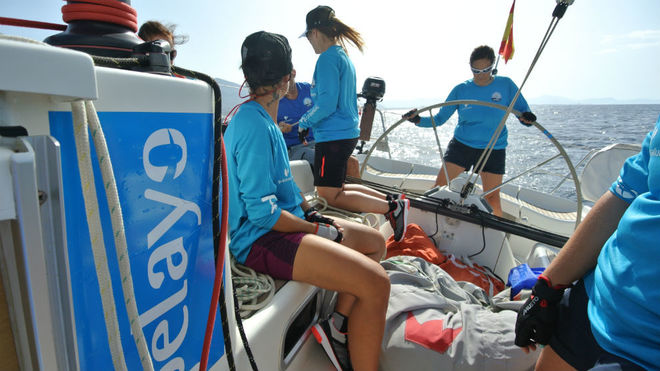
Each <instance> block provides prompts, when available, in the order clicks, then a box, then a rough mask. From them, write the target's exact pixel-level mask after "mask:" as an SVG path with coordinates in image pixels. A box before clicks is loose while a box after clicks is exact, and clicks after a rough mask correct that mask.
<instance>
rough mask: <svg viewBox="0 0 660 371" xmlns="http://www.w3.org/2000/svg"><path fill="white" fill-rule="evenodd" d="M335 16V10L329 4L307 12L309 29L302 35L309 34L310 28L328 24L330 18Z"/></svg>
mask: <svg viewBox="0 0 660 371" xmlns="http://www.w3.org/2000/svg"><path fill="white" fill-rule="evenodd" d="M334 16H335V11H334V10H333V9H332V8H331V7H329V6H327V5H319V6H317V7H316V8H314V9H312V10H310V11H309V13H307V19H306V20H307V29H305V32H303V33H302V35H300V37H304V36H307V33H308V32H309V30H311V29H313V28H318V27H320V26H327V25H329V24H330V20H331V19H332V18H333V17H334Z"/></svg>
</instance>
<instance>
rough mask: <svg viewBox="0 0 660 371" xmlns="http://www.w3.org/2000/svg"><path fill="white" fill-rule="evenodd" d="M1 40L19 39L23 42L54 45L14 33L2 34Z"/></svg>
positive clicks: (0, 35)
mask: <svg viewBox="0 0 660 371" xmlns="http://www.w3.org/2000/svg"><path fill="white" fill-rule="evenodd" d="M0 40H9V41H18V42H23V43H28V44H37V45H44V46H52V45H49V44H46V43H45V42H42V41H37V40H32V39H28V38H27V37H21V36H13V35H3V34H0Z"/></svg>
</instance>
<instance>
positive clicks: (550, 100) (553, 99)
mask: <svg viewBox="0 0 660 371" xmlns="http://www.w3.org/2000/svg"><path fill="white" fill-rule="evenodd" d="M527 101H528V102H529V104H660V100H659V99H626V100H620V99H615V98H592V99H570V98H566V97H558V96H554V95H542V96H540V97H532V98H529V99H527Z"/></svg>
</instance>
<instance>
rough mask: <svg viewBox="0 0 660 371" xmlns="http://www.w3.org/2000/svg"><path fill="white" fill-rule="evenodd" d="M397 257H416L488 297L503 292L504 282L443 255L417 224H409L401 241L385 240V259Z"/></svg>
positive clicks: (476, 265) (450, 256)
mask: <svg viewBox="0 0 660 371" xmlns="http://www.w3.org/2000/svg"><path fill="white" fill-rule="evenodd" d="M398 255H409V256H416V257H419V258H422V259H424V260H426V261H427V262H429V263H432V264H435V265H437V266H439V267H440V268H442V269H443V270H444V271H445V272H447V273H449V275H450V276H451V277H452V278H453V279H454V280H456V281H467V282H471V283H473V284H475V285H477V286H479V287H481V288H482V289H484V290H485V291H486V293H487V294H488V295H490V296H493V295H496V294H497V293H499V292H500V291H502V290H504V282H502V281H500V280H499V279H497V278H496V277H494V276H493V275H491V274H490V272H488V270H487V269H486V268H484V267H482V266H480V265H478V264H472V266H469V265H467V264H465V263H463V262H462V261H460V260H459V259H457V258H456V257H455V256H454V255H452V254H448V255H444V254H443V253H441V252H440V251H439V250H438V249H437V248H436V247H435V244H434V243H433V241H432V240H431V239H430V238H429V237H428V236H427V235H426V232H424V230H423V229H422V228H421V227H420V226H418V225H417V224H413V223H411V224H409V225H408V227H407V229H406V234H405V235H404V236H403V238H402V239H401V241H399V242H397V241H394V236H390V238H389V239H388V240H387V254H386V255H385V258H386V259H387V258H391V257H393V256H398Z"/></svg>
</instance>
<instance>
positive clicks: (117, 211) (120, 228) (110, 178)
mask: <svg viewBox="0 0 660 371" xmlns="http://www.w3.org/2000/svg"><path fill="white" fill-rule="evenodd" d="M85 110H86V114H87V120H88V121H89V129H90V132H91V134H92V139H93V140H94V148H96V157H97V158H98V161H99V166H100V168H101V174H102V176H103V185H104V188H105V195H106V199H107V202H108V210H109V211H110V219H111V221H112V235H113V236H114V239H115V251H116V253H117V262H118V264H119V271H120V275H121V282H122V291H123V294H124V304H126V311H127V314H128V321H129V323H130V326H131V334H132V335H133V339H134V340H135V345H136V347H137V350H138V354H139V356H140V362H141V363H142V368H143V369H144V370H145V371H150V370H153V369H154V366H153V364H152V362H151V355H149V348H148V347H147V342H146V340H145V338H144V332H143V331H142V326H141V325H140V321H139V316H140V315H139V313H138V310H137V305H136V303H135V289H134V287H133V276H132V274H131V263H130V258H129V254H128V246H127V244H126V233H125V232H126V230H125V228H124V218H123V214H122V211H121V204H120V203H119V193H118V192H117V182H116V180H115V174H114V171H113V169H112V161H111V160H110V153H109V152H108V145H107V143H106V141H105V135H104V134H103V129H102V128H101V122H100V121H99V117H98V115H97V114H96V109H95V108H94V104H93V103H92V102H91V101H86V102H85Z"/></svg>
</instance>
